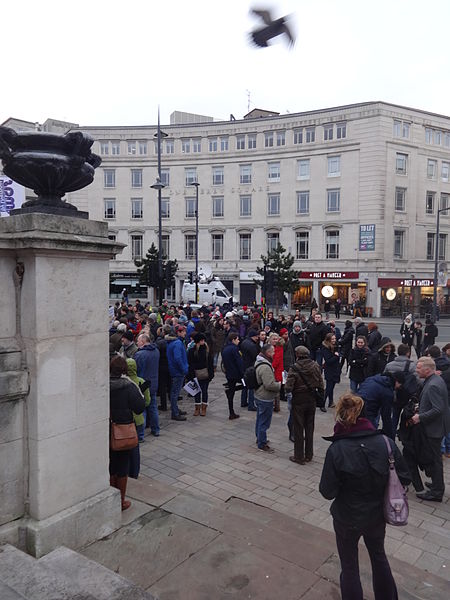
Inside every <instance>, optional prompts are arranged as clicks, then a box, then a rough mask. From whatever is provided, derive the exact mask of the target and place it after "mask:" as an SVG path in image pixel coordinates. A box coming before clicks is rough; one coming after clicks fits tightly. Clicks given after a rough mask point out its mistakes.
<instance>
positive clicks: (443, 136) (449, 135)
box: [425, 127, 450, 148]
mask: <svg viewBox="0 0 450 600" xmlns="http://www.w3.org/2000/svg"><path fill="white" fill-rule="evenodd" d="M425 143H426V144H433V145H434V146H442V145H444V146H445V147H446V148H450V131H441V130H440V129H434V128H433V127H425Z"/></svg>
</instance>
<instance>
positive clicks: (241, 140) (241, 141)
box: [236, 135, 245, 150]
mask: <svg viewBox="0 0 450 600" xmlns="http://www.w3.org/2000/svg"><path fill="white" fill-rule="evenodd" d="M236 148H237V149H238V150H245V135H237V136H236Z"/></svg>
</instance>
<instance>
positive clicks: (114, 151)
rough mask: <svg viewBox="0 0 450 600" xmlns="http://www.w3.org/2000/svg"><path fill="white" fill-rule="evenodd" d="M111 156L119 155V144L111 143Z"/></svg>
mask: <svg viewBox="0 0 450 600" xmlns="http://www.w3.org/2000/svg"><path fill="white" fill-rule="evenodd" d="M111 154H114V155H116V156H117V155H118V154H120V142H111Z"/></svg>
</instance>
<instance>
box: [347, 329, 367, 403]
mask: <svg viewBox="0 0 450 600" xmlns="http://www.w3.org/2000/svg"><path fill="white" fill-rule="evenodd" d="M369 355H370V353H369V349H368V348H367V340H366V338H365V337H364V336H363V335H359V336H358V337H357V338H356V344H355V347H354V348H353V349H352V350H351V351H350V356H349V364H350V373H349V378H350V389H351V390H352V392H353V393H354V394H356V392H357V391H358V388H359V386H360V385H361V384H362V382H363V381H364V380H365V379H366V377H367V366H368V364H369Z"/></svg>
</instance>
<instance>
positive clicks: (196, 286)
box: [191, 181, 200, 304]
mask: <svg viewBox="0 0 450 600" xmlns="http://www.w3.org/2000/svg"><path fill="white" fill-rule="evenodd" d="M191 185H193V186H195V302H196V303H197V304H198V188H199V186H200V184H199V182H198V181H194V182H193V183H191Z"/></svg>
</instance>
